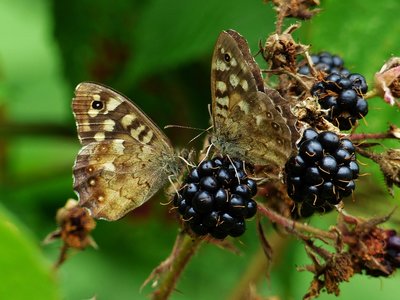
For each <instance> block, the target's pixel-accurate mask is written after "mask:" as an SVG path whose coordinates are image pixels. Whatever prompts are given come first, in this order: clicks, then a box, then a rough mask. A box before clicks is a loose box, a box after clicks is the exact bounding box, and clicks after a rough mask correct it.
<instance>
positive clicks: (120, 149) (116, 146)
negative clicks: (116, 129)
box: [112, 140, 125, 154]
mask: <svg viewBox="0 0 400 300" xmlns="http://www.w3.org/2000/svg"><path fill="white" fill-rule="evenodd" d="M112 148H113V153H115V154H124V149H125V147H124V141H123V140H114V141H113V145H112Z"/></svg>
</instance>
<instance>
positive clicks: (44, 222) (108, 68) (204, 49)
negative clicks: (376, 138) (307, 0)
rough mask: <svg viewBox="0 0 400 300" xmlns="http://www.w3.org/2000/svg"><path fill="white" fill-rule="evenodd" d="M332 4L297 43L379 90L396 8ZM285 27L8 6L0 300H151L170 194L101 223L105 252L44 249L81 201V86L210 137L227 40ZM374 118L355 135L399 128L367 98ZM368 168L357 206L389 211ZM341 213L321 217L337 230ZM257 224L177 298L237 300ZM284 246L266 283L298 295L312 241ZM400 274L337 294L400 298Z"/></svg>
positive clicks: (2, 24)
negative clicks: (77, 92) (222, 35)
mask: <svg viewBox="0 0 400 300" xmlns="http://www.w3.org/2000/svg"><path fill="white" fill-rule="evenodd" d="M322 8H323V12H322V13H321V14H320V15H319V16H317V17H316V18H315V19H313V20H312V21H310V22H305V23H303V26H302V28H301V29H300V30H299V31H298V32H296V34H295V36H296V38H297V39H299V40H301V41H302V42H303V43H306V44H311V45H312V47H313V48H312V49H314V52H317V51H321V50H328V51H331V52H332V53H336V54H340V55H341V56H342V57H344V59H345V61H346V65H347V67H348V68H350V69H351V70H352V71H354V72H359V73H362V74H364V76H365V77H366V78H367V80H368V82H369V83H370V84H371V83H372V81H373V74H374V73H375V72H376V71H377V70H379V68H380V67H381V65H382V64H383V63H384V61H385V60H386V59H387V58H388V57H390V56H391V55H397V56H400V48H399V45H400V35H399V32H400V18H398V12H399V11H400V3H399V2H398V0H386V1H374V0H352V1H334V0H327V1H323V4H322ZM274 21H275V15H274V12H273V9H272V8H271V6H270V5H265V4H263V3H262V1H261V0H252V1H239V0H203V1H197V2H196V1H184V0H170V1H165V0H164V1H163V0H149V1H139V0H136V1H132V0H117V1H112V2H111V1H105V0H99V1H88V0H83V1H55V0H54V1H50V0H36V1H28V0H13V1H6V0H2V1H0V38H1V41H0V283H1V284H0V299H89V298H91V297H94V296H96V299H143V298H145V297H146V295H147V294H149V293H150V292H151V287H149V286H147V287H146V288H145V289H144V290H143V291H142V293H139V287H140V285H141V284H142V282H143V281H144V280H145V278H146V277H147V276H148V274H149V273H150V272H151V270H152V269H153V268H154V267H155V266H157V265H158V263H159V262H161V261H162V260H163V259H164V258H166V257H167V256H168V255H169V252H170V250H171V248H172V245H173V242H174V237H175V235H176V233H177V230H178V228H177V225H176V224H175V223H174V221H173V219H172V218H171V216H169V215H168V212H167V211H166V209H165V207H163V206H160V205H159V202H160V201H162V199H160V198H155V199H153V200H151V201H149V203H148V204H146V205H144V206H143V207H141V208H140V209H138V210H135V211H134V212H133V213H131V214H130V215H129V216H127V217H126V218H124V219H123V220H120V221H118V222H113V223H108V222H104V221H99V222H98V226H97V228H96V230H95V231H94V233H93V236H94V238H95V240H96V241H97V243H98V245H99V250H94V249H87V250H85V251H83V252H79V253H77V252H72V253H71V255H70V258H69V260H67V262H66V263H65V264H64V265H63V266H62V267H61V269H60V270H59V272H57V273H54V272H53V271H52V269H51V265H52V263H53V262H54V261H55V260H56V259H57V255H58V251H59V248H60V243H59V242H56V243H54V244H51V245H48V246H43V245H41V241H42V240H43V239H44V237H45V236H46V234H47V233H49V232H50V231H52V230H54V229H55V227H56V224H55V220H54V216H55V213H56V211H57V209H58V208H59V207H61V206H63V205H64V203H65V201H66V200H67V198H70V197H75V195H74V193H73V191H72V177H71V168H72V165H73V161H74V159H75V155H76V153H77V152H78V150H79V148H80V146H79V142H78V139H77V137H76V131H75V123H74V120H73V117H72V113H71V109H70V104H71V98H72V95H73V90H74V87H75V86H76V85H77V84H78V83H79V82H81V81H88V80H91V81H97V82H101V83H104V84H107V85H110V86H112V87H113V88H115V89H117V90H120V91H121V92H122V93H124V94H126V95H128V96H129V97H130V98H131V99H133V100H134V101H135V103H137V104H138V106H140V107H141V108H142V109H143V110H144V111H145V112H146V113H147V114H148V115H149V116H150V117H151V118H152V119H153V120H155V122H156V123H157V124H159V125H160V127H163V126H165V125H167V124H181V125H187V126H192V127H200V128H207V127H208V117H209V115H208V110H207V104H208V103H209V102H210V90H209V80H210V76H209V73H210V59H211V54H212V49H213V46H214V43H215V40H216V38H217V36H218V34H219V32H220V31H221V30H223V29H229V28H232V29H235V30H237V31H239V32H240V33H242V34H243V35H244V36H245V37H246V38H247V39H248V41H249V44H250V46H251V48H252V50H253V53H255V52H256V51H257V45H258V42H259V40H265V37H266V36H267V35H268V34H270V33H271V32H272V31H273V30H274ZM288 24H289V23H288ZM262 67H265V65H262ZM366 121H367V122H366V123H363V122H361V123H363V124H362V125H361V126H360V128H358V132H379V131H384V130H386V128H387V125H388V123H389V122H392V123H394V124H395V125H397V126H400V119H399V118H398V110H397V109H395V108H391V107H389V106H387V105H385V104H384V103H383V102H382V101H381V100H380V99H372V100H370V113H369V114H368V116H367V118H366ZM166 134H167V135H168V136H169V137H170V138H171V140H172V142H173V144H174V145H176V146H177V147H179V146H180V147H183V146H185V145H186V143H187V141H189V140H190V139H191V138H192V137H194V136H195V135H196V134H197V132H195V131H191V130H184V129H177V128H174V129H167V130H166ZM199 142H200V143H201V141H199ZM386 145H387V146H391V147H398V143H397V142H391V143H387V144H386ZM194 146H196V144H194ZM197 146H198V145H197ZM363 162H364V163H365V166H363V171H364V172H365V173H370V174H371V175H370V176H365V177H362V179H361V180H360V181H359V182H358V186H357V189H356V192H355V202H354V203H352V201H351V199H350V200H349V201H348V202H349V206H348V210H349V211H350V212H352V213H355V214H358V215H363V216H373V215H378V214H383V213H386V212H388V211H389V210H390V209H391V207H393V205H395V204H398V203H399V200H400V198H399V194H400V193H399V190H398V189H397V188H396V189H395V192H396V197H395V198H394V199H392V198H390V197H389V196H388V194H387V192H386V190H385V187H384V185H383V178H382V176H381V174H380V173H379V172H377V168H376V167H374V166H373V164H372V163H371V162H370V161H367V160H363ZM335 215H336V214H335V213H331V214H330V215H328V216H316V217H314V218H313V219H311V221H310V222H311V224H312V225H315V226H319V227H321V228H328V227H329V226H330V225H332V224H333V223H334V221H335ZM396 217H397V218H398V214H397V216H395V218H394V220H395V219H396ZM254 223H255V222H254V221H253V222H249V230H248V231H247V232H246V234H245V235H244V236H243V237H242V238H240V242H239V243H237V246H238V248H239V249H240V250H241V251H242V255H240V256H237V255H235V254H232V253H230V252H227V251H224V250H222V249H219V248H217V247H215V246H212V245H203V247H202V248H201V249H200V251H199V252H198V254H197V255H196V256H195V257H194V258H193V259H192V261H191V262H190V264H189V266H188V268H187V269H186V271H185V272H184V274H183V276H182V278H181V280H180V282H179V285H178V290H179V291H178V292H176V293H175V294H174V295H173V296H172V299H234V298H233V296H232V295H233V294H234V289H235V287H236V286H237V284H238V282H240V280H241V279H242V278H243V275H244V274H247V272H250V273H251V272H253V271H254V270H253V269H252V268H250V269H248V267H249V265H251V263H253V265H257V264H258V262H260V258H259V257H260V256H259V253H260V252H259V251H260V249H259V243H258V239H257V235H256V231H255V226H254ZM392 224H393V225H392V226H393V227H395V228H396V227H398V223H392ZM269 227H270V226H269ZM397 229H399V228H397ZM271 235H273V233H271ZM274 240H276V241H278V242H277V243H276V244H275V245H274V247H275V248H276V251H275V255H276V256H277V257H278V259H277V263H276V264H275V265H274V266H273V268H272V272H271V277H270V280H269V281H268V280H267V279H266V278H265V276H264V275H262V274H261V276H260V282H259V285H258V291H259V292H260V293H261V294H263V295H265V296H271V295H276V296H279V297H280V298H281V299H300V298H301V297H302V295H303V294H304V293H305V292H306V290H307V288H308V285H309V282H310V281H311V278H312V276H311V274H307V273H299V272H296V271H295V268H296V266H300V265H304V264H305V263H308V262H309V261H308V259H307V258H306V255H305V254H304V249H303V247H302V244H301V243H300V242H298V241H296V240H295V239H293V238H288V239H287V240H286V242H283V241H282V240H279V239H274ZM398 279H399V278H398V276H395V277H393V278H390V279H384V280H381V279H376V278H367V277H365V276H364V277H362V276H355V277H354V278H353V279H352V280H351V282H350V283H345V284H342V286H341V287H342V293H341V296H340V299H354V297H357V298H363V299H378V298H379V299H393V297H394V295H396V294H399V293H400V286H399V285H398V283H397V281H398ZM320 299H334V296H329V295H322V296H321V297H320Z"/></svg>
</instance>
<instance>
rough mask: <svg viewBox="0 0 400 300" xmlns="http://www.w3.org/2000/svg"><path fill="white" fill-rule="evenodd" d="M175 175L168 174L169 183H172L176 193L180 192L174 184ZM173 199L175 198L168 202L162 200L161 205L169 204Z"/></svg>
mask: <svg viewBox="0 0 400 300" xmlns="http://www.w3.org/2000/svg"><path fill="white" fill-rule="evenodd" d="M173 176H174V175H168V181H169V183H170V184H171V185H172V188H173V189H174V190H175V194H179V192H178V190H177V189H176V186H175V184H174V182H173V181H172V177H173ZM172 201H173V199H171V200H169V201H168V202H160V204H161V205H168V204H170V203H171V202H172Z"/></svg>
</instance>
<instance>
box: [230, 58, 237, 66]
mask: <svg viewBox="0 0 400 300" xmlns="http://www.w3.org/2000/svg"><path fill="white" fill-rule="evenodd" d="M230 63H231V66H232V67H236V66H237V61H236V59H235V58H234V57H232V58H231V61H230Z"/></svg>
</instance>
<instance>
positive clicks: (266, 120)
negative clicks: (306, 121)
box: [211, 30, 292, 166]
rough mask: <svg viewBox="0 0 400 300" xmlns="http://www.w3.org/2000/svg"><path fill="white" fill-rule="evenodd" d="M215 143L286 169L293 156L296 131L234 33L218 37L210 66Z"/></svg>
mask: <svg viewBox="0 0 400 300" xmlns="http://www.w3.org/2000/svg"><path fill="white" fill-rule="evenodd" d="M211 91H212V118H213V134H212V138H211V143H212V144H213V145H214V146H216V147H217V148H218V150H219V151H220V152H222V153H223V154H228V155H230V156H232V157H236V158H239V159H242V160H245V161H247V162H250V163H253V164H257V165H271V164H274V165H278V166H283V165H284V164H285V162H286V160H287V159H288V157H289V156H290V154H291V151H292V143H291V136H292V134H291V130H290V128H289V126H288V123H287V120H286V119H285V118H284V117H283V115H282V111H280V110H278V109H277V103H274V102H273V100H272V99H271V98H270V97H269V96H268V95H267V94H266V93H265V88H264V82H263V79H262V76H261V71H260V69H259V67H258V65H257V63H256V62H255V60H254V58H253V57H252V56H251V54H250V52H249V47H248V44H247V42H246V40H245V39H244V38H243V37H242V36H240V35H239V34H238V33H237V32H235V31H233V30H228V31H223V32H222V33H221V34H220V36H219V37H218V40H217V43H216V46H215V49H214V54H213V58H212V67H211Z"/></svg>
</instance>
